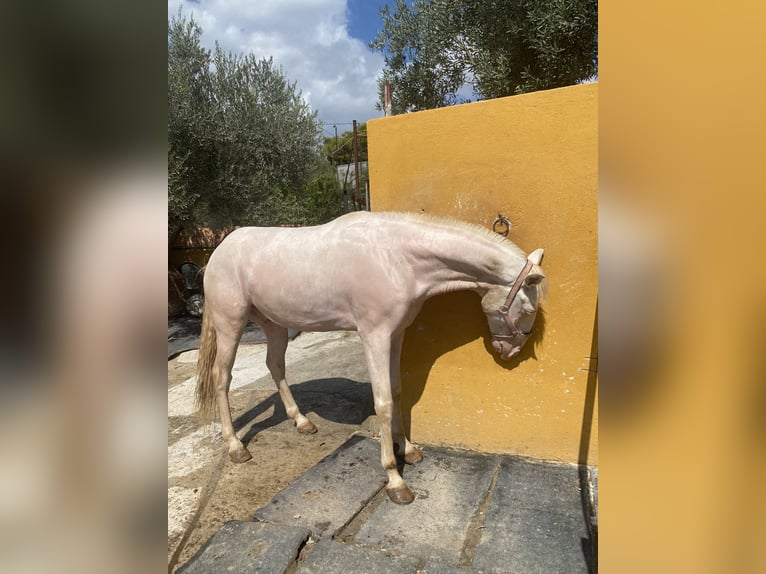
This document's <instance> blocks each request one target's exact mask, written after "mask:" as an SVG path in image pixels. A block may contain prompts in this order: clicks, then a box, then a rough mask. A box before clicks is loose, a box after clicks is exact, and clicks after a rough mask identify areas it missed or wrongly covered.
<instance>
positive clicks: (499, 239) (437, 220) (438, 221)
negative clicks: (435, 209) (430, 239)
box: [381, 211, 527, 259]
mask: <svg viewBox="0 0 766 574" xmlns="http://www.w3.org/2000/svg"><path fill="white" fill-rule="evenodd" d="M383 214H388V215H390V216H392V217H395V218H397V219H407V220H410V221H416V222H417V223H421V224H422V223H423V222H425V223H428V224H431V225H436V226H440V227H451V228H455V229H464V230H466V231H469V232H471V233H474V234H476V235H480V236H481V237H483V238H484V239H488V240H490V241H493V242H495V243H498V244H500V245H503V246H504V247H506V248H507V249H509V250H511V251H513V252H514V253H515V254H516V255H518V256H519V257H522V258H524V259H526V258H527V255H526V254H525V253H524V251H522V250H521V248H520V247H519V246H518V245H516V244H515V243H513V242H512V241H510V240H509V239H506V238H505V237H503V236H502V235H500V234H499V233H496V232H494V231H492V230H491V229H488V228H486V227H482V226H481V225H476V224H475V223H468V222H467V221H462V220H460V219H456V218H454V217H448V216H447V217H445V216H440V215H431V214H430V213H411V212H400V211H390V212H382V213H381V215H383Z"/></svg>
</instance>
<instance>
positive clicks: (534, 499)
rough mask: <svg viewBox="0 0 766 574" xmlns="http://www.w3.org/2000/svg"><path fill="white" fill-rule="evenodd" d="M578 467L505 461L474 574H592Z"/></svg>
mask: <svg viewBox="0 0 766 574" xmlns="http://www.w3.org/2000/svg"><path fill="white" fill-rule="evenodd" d="M586 556H589V550H588V529H587V525H586V522H585V519H584V517H583V511H582V501H581V497H580V485H579V475H578V469H577V467H576V466H569V465H557V464H551V463H544V462H537V461H529V460H525V459H519V458H515V457H504V458H503V460H502V463H501V466H500V474H499V475H498V478H497V482H496V484H495V488H494V492H493V493H492V499H491V501H490V504H489V508H488V510H487V514H486V519H485V523H484V535H483V537H482V540H481V543H480V544H479V546H478V548H477V549H476V554H475V557H474V560H473V565H472V567H473V569H474V571H476V572H492V573H496V574H500V573H505V572H507V573H513V574H525V573H532V572H545V573H546V574H555V573H558V572H561V573H566V574H577V573H587V572H588V562H587V559H586Z"/></svg>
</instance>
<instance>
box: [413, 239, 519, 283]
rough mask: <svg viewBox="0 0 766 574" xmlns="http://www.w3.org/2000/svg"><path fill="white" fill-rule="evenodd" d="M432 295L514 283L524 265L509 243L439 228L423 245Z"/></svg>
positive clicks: (424, 264)
mask: <svg viewBox="0 0 766 574" xmlns="http://www.w3.org/2000/svg"><path fill="white" fill-rule="evenodd" d="M421 249H422V250H423V251H422V254H423V260H424V261H423V269H424V270H425V275H426V276H427V278H428V281H429V283H430V286H429V289H428V292H429V294H430V295H435V294H438V293H445V292H449V291H459V290H463V289H475V288H476V287H477V286H481V285H484V284H493V285H500V284H502V285H505V284H510V283H512V282H513V279H514V277H515V274H516V273H518V270H519V269H520V268H521V267H523V265H524V257H523V255H522V254H520V253H519V252H517V251H516V250H514V249H512V248H511V247H510V246H509V245H506V244H503V243H501V242H498V241H494V240H493V239H492V238H490V237H484V236H483V235H481V234H480V233H475V232H472V231H471V230H468V229H463V228H459V227H458V228H454V229H453V228H449V227H445V228H438V229H432V230H429V232H428V239H427V241H424V242H423V243H422V244H421Z"/></svg>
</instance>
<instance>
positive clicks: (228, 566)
mask: <svg viewBox="0 0 766 574" xmlns="http://www.w3.org/2000/svg"><path fill="white" fill-rule="evenodd" d="M309 535H310V532H309V530H308V529H307V528H301V527H290V526H278V525H274V524H262V523H256V522H240V521H231V522H227V523H226V524H224V526H223V527H222V528H221V529H220V530H219V531H218V532H217V533H216V535H215V536H213V537H212V538H211V539H210V540H209V541H208V542H207V543H205V545H204V546H203V547H202V548H201V549H200V551H199V552H198V553H197V554H195V555H194V556H193V557H192V558H191V560H189V562H187V563H186V564H184V565H183V566H182V567H181V568H179V569H178V570H177V572H178V574H218V573H220V572H235V573H237V574H250V573H256V572H257V573H258V574H283V572H284V571H285V570H286V569H287V567H288V566H290V565H291V564H293V563H294V562H295V560H296V558H297V557H298V552H299V550H300V548H301V547H302V546H303V545H304V543H305V542H306V541H307V540H308V537H309Z"/></svg>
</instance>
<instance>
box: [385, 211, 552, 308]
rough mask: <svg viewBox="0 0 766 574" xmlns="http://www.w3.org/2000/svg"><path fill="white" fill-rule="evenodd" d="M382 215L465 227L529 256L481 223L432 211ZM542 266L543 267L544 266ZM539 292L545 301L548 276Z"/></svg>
mask: <svg viewBox="0 0 766 574" xmlns="http://www.w3.org/2000/svg"><path fill="white" fill-rule="evenodd" d="M380 215H387V216H390V217H391V218H394V219H404V220H408V221H414V222H417V223H420V224H422V223H427V224H430V225H435V226H439V227H451V228H453V229H463V230H465V231H468V232H470V233H473V234H476V235H479V236H481V237H483V238H484V239H487V240H489V241H493V242H495V243H498V244H500V245H502V246H503V247H505V248H506V249H508V250H509V251H512V252H514V253H515V254H516V255H518V256H519V257H521V258H522V259H526V258H527V254H526V253H524V251H523V250H522V249H521V248H520V247H519V246H518V245H516V244H515V243H513V242H512V241H511V240H509V239H506V238H505V237H503V236H502V235H500V234H499V233H497V232H495V231H492V230H491V229H488V228H486V227H482V226H481V225H476V224H475V223H468V222H467V221H462V220H460V219H456V218H454V217H445V216H439V215H432V214H430V213H412V212H404V211H389V212H381V213H380ZM540 267H541V268H542V266H540ZM537 293H538V297H539V300H540V302H543V301H545V298H546V295H547V293H548V280H547V278H546V279H543V280H542V281H541V282H540V283H538V284H537Z"/></svg>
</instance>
